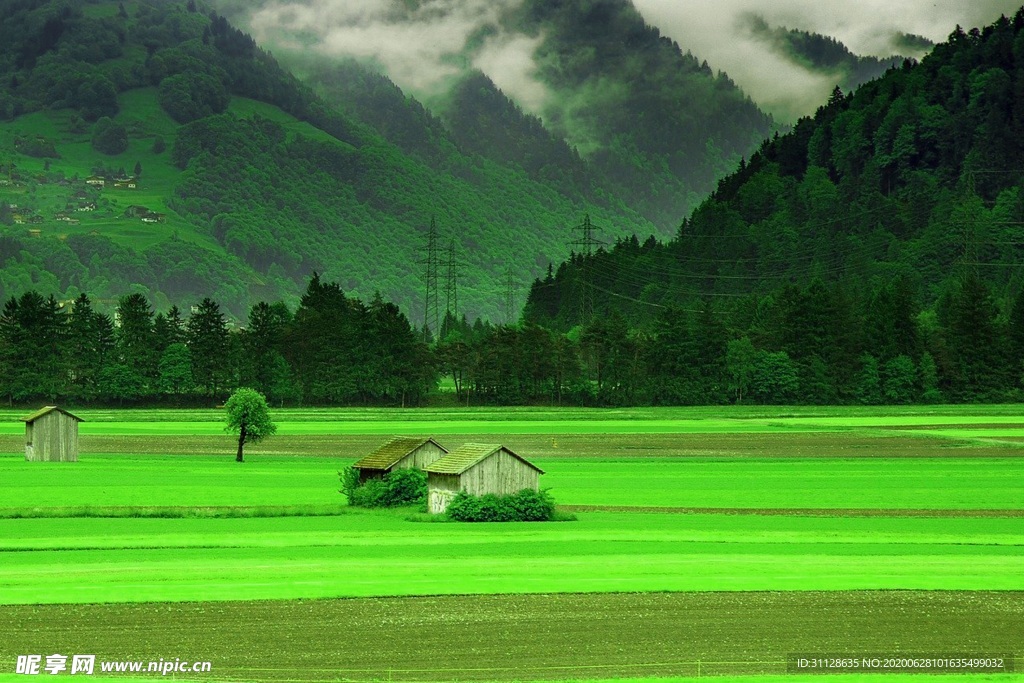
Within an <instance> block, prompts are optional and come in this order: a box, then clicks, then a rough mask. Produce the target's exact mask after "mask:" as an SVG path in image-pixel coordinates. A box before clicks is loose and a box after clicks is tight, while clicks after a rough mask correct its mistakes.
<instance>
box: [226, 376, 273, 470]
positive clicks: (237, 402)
mask: <svg viewBox="0 0 1024 683" xmlns="http://www.w3.org/2000/svg"><path fill="white" fill-rule="evenodd" d="M224 407H225V408H227V411H228V426H227V428H226V429H227V431H229V432H231V433H232V434H238V454H237V455H236V456H235V462H242V461H243V460H242V449H243V448H244V447H245V444H247V443H256V442H257V441H262V440H263V439H264V438H266V437H268V436H271V435H272V434H274V433H275V432H276V431H277V425H276V424H274V423H273V422H271V421H270V412H269V410H268V409H267V399H266V397H264V396H263V394H261V393H260V392H258V391H256V390H255V389H250V388H248V387H241V388H239V389H236V390H235V393H233V394H231V398H229V399H228V402H227V403H226V404H225V406H224Z"/></svg>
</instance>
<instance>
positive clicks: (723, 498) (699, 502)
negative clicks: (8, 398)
mask: <svg viewBox="0 0 1024 683" xmlns="http://www.w3.org/2000/svg"><path fill="white" fill-rule="evenodd" d="M1001 452H1003V453H1006V452H1013V451H1007V450H1005V449H1004V450H1002V451H1001ZM534 460H535V462H536V463H537V464H538V465H539V466H540V467H542V468H543V469H544V470H545V471H546V474H545V475H544V477H543V478H542V480H541V482H542V486H543V487H545V488H550V489H551V492H552V494H553V495H554V496H555V498H556V500H557V501H558V502H559V503H560V504H563V505H599V506H600V505H604V506H633V507H683V508H750V509H760V508H763V509H772V510H777V509H791V508H796V509H807V508H811V509H817V508H836V509H853V508H861V509H880V510H900V509H908V510H1022V509H1024V458H1021V457H1002V458H991V457H974V458H949V457H947V458H909V459H907V458H883V457H877V458H810V457H806V458H740V459H737V458H698V457H692V458H642V457H633V458H582V457H576V458H535V459H534ZM351 462H352V460H351V459H345V460H342V459H328V458H302V457H288V456H263V455H250V457H249V461H248V462H245V463H242V464H239V463H236V462H234V461H233V458H232V457H231V456H230V455H227V454H225V455H217V456H213V455H196V456H179V455H156V454H154V455H145V456H133V455H120V454H105V455H88V456H87V457H86V456H83V458H82V460H81V461H80V462H78V463H75V464H73V465H69V464H68V463H26V462H25V461H24V458H23V456H21V455H18V454H8V455H2V456H0V480H2V481H3V482H4V486H3V487H0V517H4V516H8V517H9V516H12V515H13V514H15V513H16V512H17V511H19V510H20V511H24V510H26V509H32V508H42V507H53V508H57V507H61V508H82V507H88V506H106V507H110V506H172V507H174V506H204V507H216V506H322V507H323V508H324V509H332V510H333V509H336V508H337V507H338V506H340V505H341V504H343V502H344V498H343V496H342V495H341V494H340V493H339V492H338V489H339V485H340V484H339V480H338V470H340V469H342V468H343V467H345V466H347V465H348V464H350V463H351Z"/></svg>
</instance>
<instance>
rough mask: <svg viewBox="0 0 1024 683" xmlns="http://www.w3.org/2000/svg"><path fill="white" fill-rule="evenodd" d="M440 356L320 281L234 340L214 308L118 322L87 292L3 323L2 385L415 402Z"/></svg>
mask: <svg viewBox="0 0 1024 683" xmlns="http://www.w3.org/2000/svg"><path fill="white" fill-rule="evenodd" d="M432 367H433V366H432V363H431V361H430V357H429V351H428V349H427V347H426V345H424V344H423V343H422V342H420V341H419V337H418V335H417V334H416V333H415V332H414V331H413V329H412V327H411V326H410V325H409V322H408V320H407V319H406V318H405V316H404V315H403V314H402V313H401V312H400V311H399V310H398V308H397V307H396V306H395V305H394V304H390V303H385V302H383V301H381V300H380V299H379V298H377V299H375V300H374V301H373V302H372V303H371V304H370V305H365V304H363V303H362V302H360V301H358V300H355V299H350V298H348V297H346V296H345V295H344V294H343V293H342V291H341V288H340V287H339V286H338V285H337V284H334V283H323V282H321V281H320V278H319V277H318V276H314V277H313V279H312V280H311V281H310V283H309V286H308V288H307V290H306V293H305V295H304V296H303V297H302V299H301V301H300V303H299V306H298V308H297V309H296V310H295V311H292V310H290V309H289V308H288V307H287V306H286V305H284V304H281V303H277V304H268V303H262V302H261V303H259V304H256V305H255V306H253V307H252V309H251V311H250V314H249V319H248V323H247V325H246V326H245V327H244V328H243V329H241V330H239V331H237V332H232V331H231V330H230V328H229V326H228V324H227V321H226V319H225V316H224V314H223V313H222V312H221V309H220V306H219V305H218V304H217V303H216V302H215V301H213V300H212V299H209V298H206V299H203V300H202V302H200V303H199V304H198V305H197V306H195V307H193V309H192V311H191V312H190V314H189V315H188V316H185V315H184V314H183V313H182V312H181V311H180V310H179V309H178V308H177V307H176V306H172V307H171V308H170V310H168V311H167V312H166V313H164V312H157V313H154V311H153V309H152V307H151V306H150V303H149V301H148V300H147V299H146V297H145V296H144V295H142V294H130V295H127V296H124V297H122V298H121V299H120V301H119V302H118V305H117V308H116V310H115V312H114V315H113V317H111V316H108V315H106V314H104V313H101V312H98V311H97V310H96V309H95V308H94V307H93V305H92V302H91V301H90V299H89V297H88V296H87V295H85V294H82V295H81V296H80V297H78V299H76V300H75V301H74V302H73V303H72V304H70V305H67V306H62V305H61V304H60V303H58V301H57V300H56V299H55V298H53V297H50V298H44V297H42V296H41V295H40V294H38V293H37V292H34V291H30V292H27V293H25V294H23V295H22V296H21V297H17V298H11V299H10V300H8V301H7V303H6V304H5V305H4V308H3V313H2V315H0V387H2V390H3V392H4V394H5V395H6V397H7V399H8V401H9V402H10V403H14V402H22V401H29V400H37V399H45V400H57V399H61V400H73V401H78V402H105V403H121V404H123V403H125V402H138V401H163V400H170V401H172V402H182V401H186V400H204V401H211V402H212V401H220V400H223V398H224V396H226V394H227V393H228V392H229V391H230V390H231V389H233V388H235V387H238V386H248V387H253V388H255V389H257V390H258V391H260V392H262V393H263V394H265V395H266V396H267V397H268V398H269V399H270V400H271V401H275V402H278V403H282V402H285V401H287V402H293V403H297V402H306V403H326V404H358V403H391V404H408V403H415V402H418V401H420V400H421V399H422V397H423V395H424V394H425V393H426V391H427V390H428V389H429V388H430V387H431V386H432V385H433V384H434V383H435V377H434V374H433V370H432Z"/></svg>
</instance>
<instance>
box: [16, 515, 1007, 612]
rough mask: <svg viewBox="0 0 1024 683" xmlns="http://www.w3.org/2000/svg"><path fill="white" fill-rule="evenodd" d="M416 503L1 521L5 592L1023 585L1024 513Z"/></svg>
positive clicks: (109, 597)
mask: <svg viewBox="0 0 1024 683" xmlns="http://www.w3.org/2000/svg"><path fill="white" fill-rule="evenodd" d="M404 514H405V513H401V512H355V511H354V512H352V513H350V514H344V515H339V516H334V517H289V518H257V519H19V520H0V539H2V541H0V543H2V545H0V549H2V555H3V562H2V563H0V602H3V603H8V604H37V603H38V604H44V603H100V602H138V601H198V600H207V601H209V600H213V601H220V600H269V599H298V598H330V597H366V596H382V595H397V596H402V595H406V596H408V595H449V594H467V593H545V594H549V593H576V592H594V593H606V592H622V591H625V592H652V591H653V592H657V591H808V590H875V589H878V590H880V589H886V590H909V589H920V590H1004V591H1005V590H1024V573H1022V572H1021V571H1020V568H1021V566H1024V522H1022V520H1020V519H1002V518H992V519H970V518H959V519H958V518H953V519H930V518H896V519H893V518H879V517H868V518H843V517H770V516H757V515H736V516H729V515H671V514H653V513H604V512H596V513H581V514H580V515H579V520H578V521H576V522H565V523H552V524H475V525H461V524H437V523H415V522H410V521H408V520H407V519H406V518H405V516H404Z"/></svg>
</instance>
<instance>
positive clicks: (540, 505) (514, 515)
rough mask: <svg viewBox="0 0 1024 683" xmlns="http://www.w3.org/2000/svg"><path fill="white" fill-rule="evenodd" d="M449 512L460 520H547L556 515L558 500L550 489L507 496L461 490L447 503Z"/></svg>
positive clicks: (526, 491)
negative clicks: (555, 499) (477, 494)
mask: <svg viewBox="0 0 1024 683" xmlns="http://www.w3.org/2000/svg"><path fill="white" fill-rule="evenodd" d="M447 514H448V517H449V518H450V519H453V520H455V521H457V522H547V521H550V520H551V519H553V518H554V515H555V501H554V500H553V499H552V498H551V496H550V495H549V494H548V492H547V491H534V490H532V489H523V490H522V491H520V492H519V493H513V494H511V495H508V496H496V495H494V494H493V493H485V494H484V495H482V496H474V495H470V494H468V493H466V492H465V491H460V492H459V493H458V494H457V495H456V496H455V498H453V499H452V502H451V503H449V504H448V510H447Z"/></svg>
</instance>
